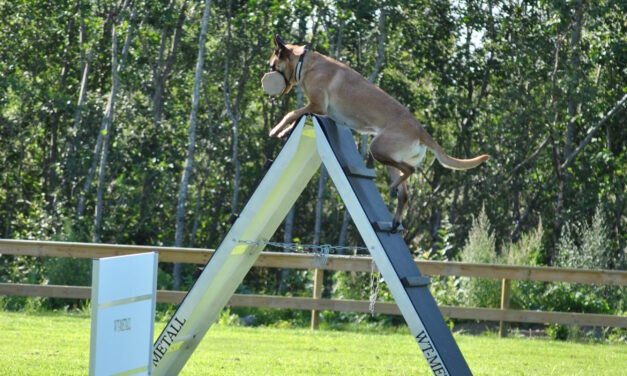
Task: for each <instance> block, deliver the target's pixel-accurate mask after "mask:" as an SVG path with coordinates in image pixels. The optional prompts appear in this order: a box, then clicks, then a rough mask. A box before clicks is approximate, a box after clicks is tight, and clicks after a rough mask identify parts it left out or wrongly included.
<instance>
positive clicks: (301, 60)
mask: <svg viewBox="0 0 627 376" xmlns="http://www.w3.org/2000/svg"><path fill="white" fill-rule="evenodd" d="M307 51H309V43H307V44H306V45H305V51H304V52H303V53H302V54H301V55H300V57H299V58H298V64H296V82H298V81H300V73H301V70H302V68H303V60H305V55H306V54H307Z"/></svg>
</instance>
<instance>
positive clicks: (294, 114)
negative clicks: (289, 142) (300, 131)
mask: <svg viewBox="0 0 627 376" xmlns="http://www.w3.org/2000/svg"><path fill="white" fill-rule="evenodd" d="M308 107H309V106H305V107H303V108H299V109H298V110H294V111H291V112H289V113H288V114H287V115H285V116H283V119H281V121H280V122H279V124H277V125H275V126H274V128H272V130H271V131H270V137H274V136H278V137H283V136H285V135H286V134H287V133H288V132H289V131H290V130H292V128H294V125H295V122H296V120H298V119H299V118H300V117H301V116H303V115H304V114H306V113H308V112H309V111H308V110H307V108H308Z"/></svg>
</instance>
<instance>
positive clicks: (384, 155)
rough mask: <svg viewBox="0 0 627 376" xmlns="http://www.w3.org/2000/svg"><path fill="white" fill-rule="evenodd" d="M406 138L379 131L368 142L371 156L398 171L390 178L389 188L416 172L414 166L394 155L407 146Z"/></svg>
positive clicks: (401, 182) (395, 186) (399, 183)
mask: <svg viewBox="0 0 627 376" xmlns="http://www.w3.org/2000/svg"><path fill="white" fill-rule="evenodd" d="M406 143H407V140H404V139H403V138H402V137H401V138H399V137H396V135H391V136H388V135H387V134H386V133H383V132H382V133H380V134H379V135H377V136H376V137H375V138H374V139H373V140H372V142H371V143H370V153H372V157H373V158H374V159H376V160H377V161H379V162H381V163H383V164H384V165H386V166H391V167H394V168H395V169H397V170H398V171H399V172H400V173H398V174H396V173H395V174H394V176H395V177H394V178H393V179H392V185H391V186H390V190H392V189H396V188H397V187H398V186H400V185H401V184H403V183H404V182H405V180H407V179H409V177H410V176H411V175H412V174H413V173H414V172H416V168H415V167H414V166H412V165H410V164H408V163H407V162H404V161H403V160H399V158H397V157H396V156H395V154H398V153H399V152H402V151H403V150H406V149H407V148H408V147H409V146H408V145H406Z"/></svg>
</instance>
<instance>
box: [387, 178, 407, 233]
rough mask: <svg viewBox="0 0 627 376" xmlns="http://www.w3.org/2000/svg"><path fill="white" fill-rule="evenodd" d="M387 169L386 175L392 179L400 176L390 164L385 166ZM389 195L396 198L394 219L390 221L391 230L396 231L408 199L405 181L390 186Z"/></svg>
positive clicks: (394, 179)
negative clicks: (396, 185) (393, 186)
mask: <svg viewBox="0 0 627 376" xmlns="http://www.w3.org/2000/svg"><path fill="white" fill-rule="evenodd" d="M386 167H387V170H388V175H390V178H391V180H392V181H396V180H398V179H399V178H401V172H400V171H399V170H398V169H397V168H395V167H392V166H386ZM390 196H391V197H392V198H396V199H397V202H396V212H395V213H394V221H393V223H392V231H396V229H397V228H398V227H399V226H400V225H401V218H402V217H403V210H404V208H405V205H406V204H407V201H408V199H409V192H408V190H407V183H406V182H403V183H401V184H400V185H399V186H398V187H396V188H392V187H391V186H390Z"/></svg>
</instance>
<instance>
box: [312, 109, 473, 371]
mask: <svg viewBox="0 0 627 376" xmlns="http://www.w3.org/2000/svg"><path fill="white" fill-rule="evenodd" d="M316 119H317V120H318V122H319V124H320V126H321V127H322V130H323V131H324V133H325V135H326V138H327V140H328V142H329V144H330V145H331V149H332V150H333V153H334V154H335V157H336V158H337V160H338V161H339V162H340V165H341V166H342V170H343V171H344V173H345V175H346V177H347V178H348V181H349V183H350V185H351V187H352V189H353V191H354V192H355V194H356V196H357V198H358V200H359V203H360V204H361V206H362V208H363V209H364V212H365V213H366V215H367V217H368V219H369V221H370V223H371V224H377V223H384V222H389V223H391V222H392V217H391V215H390V212H389V211H388V208H387V207H386V205H385V203H384V202H383V199H382V198H381V194H380V192H379V191H378V190H377V187H376V186H375V183H374V181H373V180H372V179H371V177H370V176H367V175H368V174H366V173H362V174H358V173H357V174H355V173H353V174H351V173H350V171H366V170H367V169H366V166H365V165H364V162H363V159H362V157H361V155H360V154H359V152H358V151H357V147H356V146H355V140H354V139H353V136H352V134H351V132H350V130H348V129H347V128H344V127H340V126H336V125H335V123H334V122H333V121H332V120H330V119H328V118H325V117H319V116H316ZM373 228H374V229H375V232H376V234H377V237H378V238H379V241H380V242H381V245H383V249H384V251H385V254H386V255H387V257H388V259H389V260H390V263H391V264H392V266H393V268H394V271H395V272H396V274H397V275H398V278H399V279H400V280H401V281H403V280H405V281H408V283H403V288H404V289H405V291H406V292H407V295H408V296H409V299H410V300H411V303H412V304H413V306H414V308H415V310H416V312H417V313H418V317H419V318H420V321H421V322H422V324H423V326H424V328H425V329H426V331H427V333H428V335H429V337H430V338H431V340H432V345H433V347H435V349H436V351H437V352H438V353H439V354H440V358H441V359H442V362H443V363H444V365H445V367H446V369H447V370H448V372H449V374H451V375H454V376H457V375H472V373H471V371H470V368H469V367H468V364H467V363H466V360H465V359H464V357H463V355H462V353H461V351H460V350H459V347H458V346H457V343H456V342H455V340H454V339H453V335H452V334H451V331H450V330H449V328H448V326H447V325H446V323H445V322H444V318H443V317H442V315H441V313H440V310H439V309H438V306H437V305H436V303H435V300H434V298H433V296H432V295H431V292H430V291H429V287H428V283H427V281H428V280H427V279H426V277H422V275H421V274H420V271H419V270H418V267H417V266H416V263H415V262H414V260H413V258H412V256H411V253H410V251H409V249H408V248H407V244H405V241H404V239H403V237H402V236H401V234H400V233H391V232H390V231H389V230H387V231H386V230H385V229H381V228H379V226H373ZM410 282H411V283H410ZM420 339H421V338H416V340H417V341H418V342H419V345H420V344H421V342H420ZM423 344H424V342H423ZM421 349H422V350H423V352H424V354H425V357H427V360H428V361H429V357H428V353H427V351H425V350H424V346H421ZM430 366H431V368H432V370H433V371H434V373H436V374H439V372H438V369H437V368H434V366H433V365H432V364H430ZM441 374H444V373H441Z"/></svg>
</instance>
